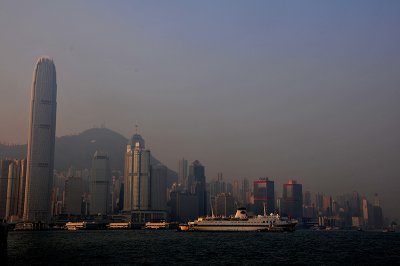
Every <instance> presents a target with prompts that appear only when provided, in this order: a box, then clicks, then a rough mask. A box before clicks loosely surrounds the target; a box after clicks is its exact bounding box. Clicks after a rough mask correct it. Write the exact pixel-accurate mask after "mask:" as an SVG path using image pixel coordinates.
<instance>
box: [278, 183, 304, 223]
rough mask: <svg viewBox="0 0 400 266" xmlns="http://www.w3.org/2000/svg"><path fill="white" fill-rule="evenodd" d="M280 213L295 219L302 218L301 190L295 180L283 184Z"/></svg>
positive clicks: (300, 186)
mask: <svg viewBox="0 0 400 266" xmlns="http://www.w3.org/2000/svg"><path fill="white" fill-rule="evenodd" d="M281 213H282V214H284V215H287V216H290V217H293V218H297V219H298V218H302V217H303V189H302V185H301V184H298V183H297V182H296V181H295V180H289V181H288V182H287V183H286V184H283V193H282V202H281Z"/></svg>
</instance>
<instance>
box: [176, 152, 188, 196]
mask: <svg viewBox="0 0 400 266" xmlns="http://www.w3.org/2000/svg"><path fill="white" fill-rule="evenodd" d="M187 171H188V161H187V160H185V158H182V159H181V160H179V161H178V182H179V184H181V187H182V189H183V190H187V189H188V172H187Z"/></svg>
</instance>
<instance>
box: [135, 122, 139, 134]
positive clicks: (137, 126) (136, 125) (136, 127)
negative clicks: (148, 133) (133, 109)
mask: <svg viewBox="0 0 400 266" xmlns="http://www.w3.org/2000/svg"><path fill="white" fill-rule="evenodd" d="M138 131H139V125H138V122H137V121H136V123H135V134H138Z"/></svg>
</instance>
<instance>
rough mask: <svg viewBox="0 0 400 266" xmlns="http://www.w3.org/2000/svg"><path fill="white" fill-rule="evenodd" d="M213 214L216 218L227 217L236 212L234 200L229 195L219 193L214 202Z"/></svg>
mask: <svg viewBox="0 0 400 266" xmlns="http://www.w3.org/2000/svg"><path fill="white" fill-rule="evenodd" d="M214 202H215V203H214V214H215V215H216V216H223V217H229V216H231V215H234V214H235V212H236V208H235V200H234V199H233V196H232V195H231V194H229V193H219V194H217V195H216V196H215V200H214Z"/></svg>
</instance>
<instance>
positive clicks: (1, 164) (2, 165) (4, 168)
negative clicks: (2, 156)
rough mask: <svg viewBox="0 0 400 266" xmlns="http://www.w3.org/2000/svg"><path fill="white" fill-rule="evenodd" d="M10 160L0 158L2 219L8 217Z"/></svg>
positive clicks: (0, 211)
mask: <svg viewBox="0 0 400 266" xmlns="http://www.w3.org/2000/svg"><path fill="white" fill-rule="evenodd" d="M10 163H12V162H11V161H10V160H0V219H3V218H6V206H7V189H8V169H9V165H10Z"/></svg>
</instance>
